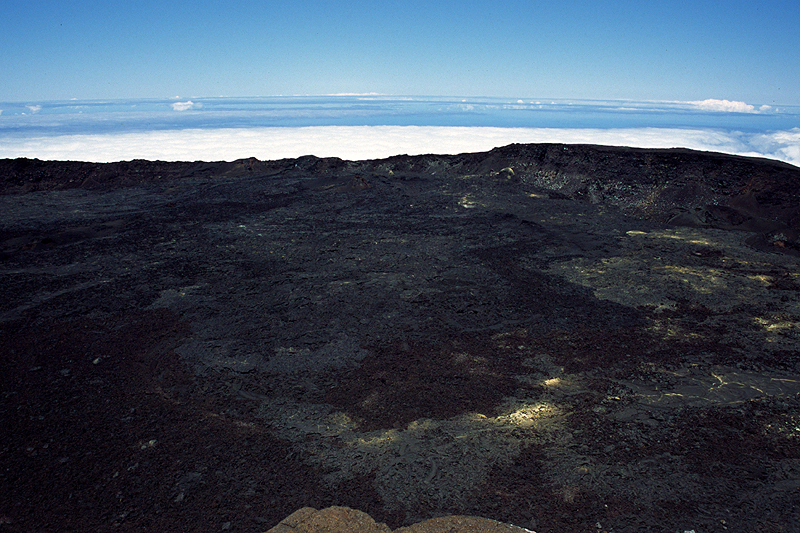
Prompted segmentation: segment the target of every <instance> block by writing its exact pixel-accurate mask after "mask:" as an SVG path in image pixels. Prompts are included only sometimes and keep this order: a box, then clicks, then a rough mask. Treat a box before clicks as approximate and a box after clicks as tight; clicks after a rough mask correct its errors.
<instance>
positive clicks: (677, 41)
mask: <svg viewBox="0 0 800 533" xmlns="http://www.w3.org/2000/svg"><path fill="white" fill-rule="evenodd" d="M0 50H2V53H0V101H5V102H36V101H48V100H66V99H70V98H77V99H106V98H167V97H176V96H179V97H181V98H191V97H198V96H267V95H294V94H337V93H371V92H374V93H381V94H394V95H452V96H455V95H463V96H502V97H522V98H590V99H631V100H682V101H683V100H705V99H727V100H731V101H741V102H747V103H748V104H753V105H763V104H766V105H781V104H784V105H798V104H800V2H798V1H797V0H791V1H767V2H763V1H750V2H741V1H728V2H705V1H702V0H700V1H694V2H674V1H669V0H660V1H641V0H640V1H637V2H629V1H617V2H590V1H583V2H577V1H559V2H556V1H553V0H548V1H543V2H539V1H530V0H528V1H519V2H518V1H502V0H494V1H485V2H475V1H460V2H453V1H448V0H440V1H437V2H432V1H431V2H418V1H399V2H398V1H395V2H383V1H373V2H369V3H368V2H359V1H353V0H348V1H338V0H332V1H309V0H305V1H303V2H298V1H297V0H292V1H285V2H284V1H272V2H270V1H266V2H264V1H262V2H253V1H247V0H245V1H242V0H238V1H227V0H219V1H200V2H173V1H170V0H158V1H150V0H142V1H137V2H126V3H117V2H108V1H82V0H75V1H72V2H65V1H62V0H59V1H37V0H21V1H20V0H5V1H4V2H3V4H2V6H0Z"/></svg>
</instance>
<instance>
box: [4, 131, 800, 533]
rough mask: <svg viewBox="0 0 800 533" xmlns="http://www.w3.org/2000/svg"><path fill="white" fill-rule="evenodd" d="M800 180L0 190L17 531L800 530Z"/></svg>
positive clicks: (406, 163) (703, 170) (635, 178)
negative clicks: (462, 525) (363, 523)
mask: <svg viewBox="0 0 800 533" xmlns="http://www.w3.org/2000/svg"><path fill="white" fill-rule="evenodd" d="M799 177H800V170H798V169H796V168H794V167H790V166H788V165H783V164H779V163H775V162H770V161H765V160H754V159H747V158H740V157H730V156H723V155H719V154H702V153H697V152H689V151H685V150H629V149H622V148H609V147H594V146H567V145H530V146H527V145H526V146H520V145H514V146H509V147H504V148H498V149H496V150H492V151H491V152H487V153H482V154H461V155H453V156H436V155H431V156H419V157H403V156H400V157H394V158H390V159H385V160H376V161H341V160H338V159H318V158H314V157H304V158H299V159H293V160H283V161H271V162H270V161H265V162H262V161H256V160H242V161H236V162H232V163H202V162H195V163H164V162H146V161H134V162H125V163H114V164H109V165H96V164H87V163H61V162H43V161H30V160H14V161H8V160H6V161H0V182H2V183H3V191H4V192H6V193H7V194H4V195H0V213H2V217H0V287H1V288H2V289H0V290H1V291H2V298H0V354H2V358H1V359H0V372H2V375H3V379H2V380H0V465H2V468H0V528H3V530H4V531H20V532H23V531H24V532H27V531H58V532H64V531H81V532H83V531H126V530H127V531H142V530H151V531H180V530H191V531H214V532H219V531H226V530H232V531H253V532H263V531H266V530H268V529H270V528H273V527H275V526H276V525H278V524H279V523H280V522H281V520H283V519H285V518H286V517H287V516H289V515H291V514H292V513H293V512H294V511H296V510H297V509H301V508H303V507H311V508H314V509H323V508H328V507H331V506H347V507H349V508H351V509H360V510H362V511H364V512H365V513H368V514H369V516H370V517H372V518H374V519H375V520H376V521H377V522H379V523H382V524H386V526H387V527H388V528H391V529H393V530H395V529H397V528H400V527H413V525H414V524H419V523H424V522H425V521H426V520H428V519H431V518H433V517H444V516H480V517H484V518H486V519H492V520H497V521H498V522H501V523H506V524H514V525H516V526H520V527H524V528H527V529H530V530H532V531H537V532H538V533H543V532H564V531H614V532H617V533H619V532H641V531H652V532H663V531H687V530H693V529H694V530H695V531H723V530H724V531H728V532H732V531H743V532H744V531H747V532H751V531H769V532H773V531H774V532H778V531H798V530H800V446H798V443H799V442H800V396H798V394H799V393H800V379H799V378H798V374H799V373H800V348H798V347H800V297H799V296H798V295H800V264H798V261H799V259H798V255H797V252H798V250H797V241H796V238H795V237H793V235H796V233H793V232H796V230H797V215H796V213H797V209H798V206H799V205H800V202H798V190H800V179H799ZM436 520H439V519H436ZM434 523H438V522H434ZM376 527H377V526H376Z"/></svg>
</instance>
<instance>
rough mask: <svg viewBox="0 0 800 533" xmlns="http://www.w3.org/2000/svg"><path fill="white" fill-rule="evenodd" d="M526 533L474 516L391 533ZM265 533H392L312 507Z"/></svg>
mask: <svg viewBox="0 0 800 533" xmlns="http://www.w3.org/2000/svg"><path fill="white" fill-rule="evenodd" d="M449 532H458V533H526V532H528V530H527V529H523V528H520V527H516V526H512V525H509V524H503V523H501V522H497V521H495V520H488V519H486V518H477V517H473V516H445V517H439V518H432V519H430V520H425V521H424V522H419V523H417V524H414V525H412V526H408V527H401V528H398V529H395V530H394V533H449ZM267 533H392V530H391V529H390V528H389V526H387V525H386V524H383V523H380V522H376V521H375V520H373V519H372V517H370V516H369V515H368V514H367V513H364V512H362V511H358V510H355V509H350V508H349V507H328V508H327V509H322V510H320V511H317V510H316V509H314V508H312V507H303V508H302V509H298V510H297V511H295V512H294V513H292V514H291V515H289V516H287V517H286V518H285V519H283V520H281V522H280V524H278V525H277V526H275V527H273V528H272V529H270V530H269V531H268V532H267Z"/></svg>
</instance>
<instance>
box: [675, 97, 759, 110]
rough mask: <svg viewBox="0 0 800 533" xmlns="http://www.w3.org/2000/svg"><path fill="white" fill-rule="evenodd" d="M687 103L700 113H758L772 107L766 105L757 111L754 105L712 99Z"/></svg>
mask: <svg viewBox="0 0 800 533" xmlns="http://www.w3.org/2000/svg"><path fill="white" fill-rule="evenodd" d="M687 103H688V104H690V105H692V106H694V107H695V108H697V109H700V110H702V111H720V112H724V113H758V112H764V111H769V110H770V109H772V107H771V106H768V105H762V106H760V107H759V108H758V109H756V107H755V106H754V105H750V104H748V103H745V102H735V101H733V102H732V101H730V100H716V99H714V98H709V99H708V100H698V101H693V102H687Z"/></svg>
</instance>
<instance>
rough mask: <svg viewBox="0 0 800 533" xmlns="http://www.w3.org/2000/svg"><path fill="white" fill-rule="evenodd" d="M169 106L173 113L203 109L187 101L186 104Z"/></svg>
mask: <svg viewBox="0 0 800 533" xmlns="http://www.w3.org/2000/svg"><path fill="white" fill-rule="evenodd" d="M170 105H171V106H172V109H173V110H175V111H186V110H187V109H194V108H198V107H203V104H195V103H194V102H192V101H191V100H187V101H186V102H175V103H173V104H170Z"/></svg>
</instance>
